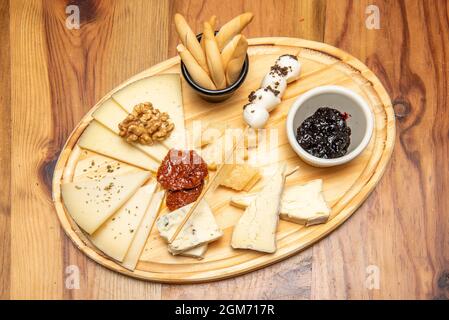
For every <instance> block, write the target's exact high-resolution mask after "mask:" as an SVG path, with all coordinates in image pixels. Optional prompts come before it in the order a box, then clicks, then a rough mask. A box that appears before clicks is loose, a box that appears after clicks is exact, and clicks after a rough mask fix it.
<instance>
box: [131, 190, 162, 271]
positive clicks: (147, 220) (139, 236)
mask: <svg viewBox="0 0 449 320" xmlns="http://www.w3.org/2000/svg"><path fill="white" fill-rule="evenodd" d="M164 193H165V192H164V191H159V192H157V193H155V194H154V195H153V197H152V198H151V201H150V205H149V206H148V209H147V210H146V212H145V215H144V216H143V218H142V222H141V224H140V226H139V228H138V229H137V232H136V235H135V237H134V240H133V241H132V243H131V245H130V247H129V249H128V252H127V253H126V256H125V258H124V259H123V262H122V266H124V267H125V268H127V269H129V270H134V269H135V268H136V265H137V262H138V261H139V257H140V255H141V253H142V250H143V248H144V247H145V243H146V241H147V239H148V236H149V234H150V231H151V229H152V228H153V224H154V222H155V221H156V218H157V215H158V213H159V209H160V207H161V204H162V200H163V199H164Z"/></svg>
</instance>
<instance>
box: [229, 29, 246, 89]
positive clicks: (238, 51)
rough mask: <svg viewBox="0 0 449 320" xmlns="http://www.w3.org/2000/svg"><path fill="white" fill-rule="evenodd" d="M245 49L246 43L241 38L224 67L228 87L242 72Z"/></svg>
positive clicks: (243, 37) (242, 37)
mask: <svg viewBox="0 0 449 320" xmlns="http://www.w3.org/2000/svg"><path fill="white" fill-rule="evenodd" d="M247 49H248V41H247V40H246V38H245V36H241V38H240V39H239V41H238V43H237V45H236V46H235V50H234V52H233V54H232V56H231V58H230V60H229V62H228V65H227V67H226V82H227V84H228V85H229V86H230V85H231V84H233V83H234V82H236V81H237V79H238V78H239V76H240V73H241V72H242V66H243V63H244V62H245V58H246V50H247Z"/></svg>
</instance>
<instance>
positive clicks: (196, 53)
mask: <svg viewBox="0 0 449 320" xmlns="http://www.w3.org/2000/svg"><path fill="white" fill-rule="evenodd" d="M175 27H176V31H177V32H178V35H179V38H180V39H181V42H182V44H183V45H184V46H185V47H186V48H187V50H189V52H190V53H191V54H192V56H193V57H194V58H195V60H196V61H197V62H198V64H199V65H200V67H201V68H203V69H204V71H206V73H208V72H209V70H208V69H207V62H206V56H205V55H204V51H203V49H202V48H201V45H200V43H199V42H198V39H197V38H196V36H195V34H194V33H193V31H192V29H190V27H189V25H188V24H187V21H186V19H184V17H183V16H182V15H180V14H179V13H177V14H175Z"/></svg>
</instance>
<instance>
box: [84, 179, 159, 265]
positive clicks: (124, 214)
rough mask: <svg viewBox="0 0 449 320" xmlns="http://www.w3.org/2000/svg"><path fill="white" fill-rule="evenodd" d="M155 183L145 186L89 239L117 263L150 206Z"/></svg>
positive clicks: (129, 244) (126, 249) (124, 253)
mask: <svg viewBox="0 0 449 320" xmlns="http://www.w3.org/2000/svg"><path fill="white" fill-rule="evenodd" d="M155 189H156V183H152V184H150V185H146V186H144V187H142V188H140V189H139V190H137V192H136V193H135V194H134V195H133V196H132V197H131V199H129V200H128V201H127V202H126V203H125V204H124V205H123V207H121V208H120V209H119V210H118V211H117V212H116V213H115V214H114V215H113V216H112V217H111V218H109V220H108V221H106V222H105V223H104V224H103V225H102V226H101V227H100V228H99V229H98V230H97V231H95V233H94V234H93V235H92V236H91V237H90V240H91V241H92V243H93V244H94V245H95V246H96V247H97V248H98V249H100V250H101V251H103V252H104V253H105V254H107V255H108V256H110V257H111V258H113V259H115V260H117V261H123V259H124V257H125V255H126V253H127V252H128V249H129V247H130V246H131V243H132V241H133V239H134V236H135V235H136V231H137V229H138V228H139V225H140V223H141V222H142V218H143V216H144V214H145V212H146V211H147V208H148V205H149V204H150V201H151V197H152V195H153V193H154V190H155Z"/></svg>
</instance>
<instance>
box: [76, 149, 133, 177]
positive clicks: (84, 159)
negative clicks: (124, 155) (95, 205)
mask: <svg viewBox="0 0 449 320" xmlns="http://www.w3.org/2000/svg"><path fill="white" fill-rule="evenodd" d="M139 170H140V169H139V168H136V167H135V166H132V165H129V164H127V163H124V162H122V161H118V160H115V159H112V158H109V157H105V156H102V155H101V154H98V153H94V152H92V151H89V150H83V151H82V154H81V156H80V157H79V160H78V162H77V164H76V167H75V171H74V172H73V181H89V180H92V179H102V178H104V177H106V176H120V175H123V174H127V173H132V172H136V171H139Z"/></svg>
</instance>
